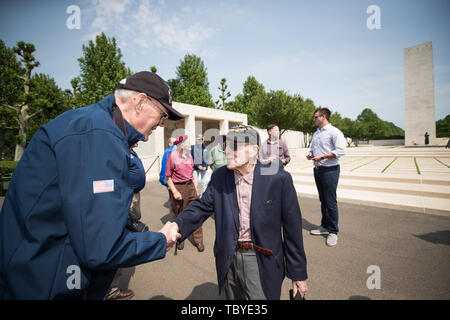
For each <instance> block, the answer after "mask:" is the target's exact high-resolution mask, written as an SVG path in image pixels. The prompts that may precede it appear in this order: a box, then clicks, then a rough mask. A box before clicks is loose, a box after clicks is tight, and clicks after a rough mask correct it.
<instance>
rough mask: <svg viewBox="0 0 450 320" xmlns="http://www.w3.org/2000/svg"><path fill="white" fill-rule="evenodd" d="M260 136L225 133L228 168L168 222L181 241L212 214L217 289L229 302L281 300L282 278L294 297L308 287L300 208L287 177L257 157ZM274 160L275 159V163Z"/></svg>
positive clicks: (244, 130)
mask: <svg viewBox="0 0 450 320" xmlns="http://www.w3.org/2000/svg"><path fill="white" fill-rule="evenodd" d="M258 145H259V135H258V133H257V132H256V130H254V129H253V128H251V127H248V126H237V127H233V128H232V129H231V130H230V132H229V133H228V134H227V147H226V150H225V152H226V155H227V166H224V167H222V168H219V169H217V170H216V171H215V172H214V173H213V175H212V178H211V181H210V183H209V185H208V187H207V189H206V191H205V193H204V194H203V196H202V197H201V198H199V199H197V200H195V201H194V202H192V203H191V204H190V205H189V206H188V207H187V208H186V209H185V210H184V211H183V212H182V213H181V214H179V215H178V217H177V218H176V219H175V221H174V224H173V226H172V228H173V231H179V232H180V233H181V238H180V240H179V241H183V240H184V239H185V238H186V237H188V236H189V235H190V234H191V233H192V232H193V231H194V230H196V229H197V228H198V227H199V226H200V225H201V224H202V223H203V222H204V221H205V220H206V219H207V218H208V217H209V216H211V215H212V213H213V212H215V224H216V241H215V245H214V256H215V257H216V269H217V280H218V284H219V292H220V291H221V290H223V291H224V293H225V298H226V299H230V300H235V299H237V300H244V299H280V295H281V285H282V282H283V279H284V277H285V276H287V277H288V278H290V279H291V280H292V288H293V294H294V296H295V295H296V294H297V292H299V293H300V295H301V296H304V294H305V293H306V291H307V284H306V278H307V272H306V257H305V252H304V249H303V238H302V222H301V212H300V207H299V204H298V199H297V194H296V191H295V189H294V185H293V182H292V177H291V175H290V174H289V173H288V172H286V171H284V170H283V169H282V166H277V167H276V170H273V168H270V167H269V166H265V165H262V164H261V163H260V162H258V161H256V157H257V155H258ZM276 164H278V163H276Z"/></svg>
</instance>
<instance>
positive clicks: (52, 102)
mask: <svg viewBox="0 0 450 320" xmlns="http://www.w3.org/2000/svg"><path fill="white" fill-rule="evenodd" d="M35 50H36V49H35V47H34V45H33V44H29V43H24V42H18V43H17V47H15V48H13V49H9V48H7V47H6V46H5V45H4V43H3V41H1V40H0V56H1V60H0V71H1V79H0V105H1V106H2V107H3V108H0V123H1V126H2V128H3V130H2V135H1V139H0V145H1V146H2V158H8V159H10V158H12V150H13V149H14V145H15V152H14V160H15V161H18V160H20V158H21V157H22V154H23V152H24V150H25V147H26V145H27V144H28V142H29V141H30V139H31V138H32V136H33V135H34V133H35V132H36V130H37V129H38V128H39V127H40V126H42V125H43V124H45V123H46V122H48V121H50V120H51V119H53V118H54V117H56V116H57V115H59V114H60V113H62V112H64V111H66V110H67V107H66V97H65V95H64V92H63V91H62V90H61V89H60V88H59V87H58V86H57V85H56V83H55V81H54V80H53V79H52V78H50V77H49V76H47V75H44V74H37V75H36V74H35V75H33V76H31V73H32V70H33V69H34V68H35V67H37V66H38V65H39V62H37V61H36V59H35V58H34V56H33V52H34V51H35ZM16 55H17V56H19V57H20V58H21V61H18V60H17V58H16Z"/></svg>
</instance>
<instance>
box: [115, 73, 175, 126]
mask: <svg viewBox="0 0 450 320" xmlns="http://www.w3.org/2000/svg"><path fill="white" fill-rule="evenodd" d="M116 89H127V90H133V91H137V92H142V93H145V94H146V95H148V96H149V97H152V98H153V99H155V100H158V101H159V102H160V103H161V104H162V105H163V106H164V107H166V108H167V110H168V111H169V119H170V120H179V119H182V118H183V115H182V114H181V113H179V112H178V111H177V110H175V109H174V108H173V107H172V95H171V94H170V88H169V86H168V85H167V83H166V82H165V81H164V80H163V78H161V77H160V76H158V75H157V74H156V73H154V72H150V71H141V72H138V73H135V74H133V75H132V76H129V77H128V78H125V79H122V80H120V82H119V83H118V84H117V86H116Z"/></svg>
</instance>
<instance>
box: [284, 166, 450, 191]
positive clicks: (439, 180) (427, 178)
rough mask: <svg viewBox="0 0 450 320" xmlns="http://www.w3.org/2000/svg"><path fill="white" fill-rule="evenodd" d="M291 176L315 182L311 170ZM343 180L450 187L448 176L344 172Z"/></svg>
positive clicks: (340, 178)
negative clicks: (307, 178) (308, 178)
mask: <svg viewBox="0 0 450 320" xmlns="http://www.w3.org/2000/svg"><path fill="white" fill-rule="evenodd" d="M290 174H291V175H292V177H293V178H294V177H298V178H299V179H302V177H310V178H311V179H312V181H314V175H313V172H312V169H311V170H308V171H290ZM343 179H345V180H354V181H355V182H354V183H356V182H357V181H370V182H372V183H374V182H376V183H377V184H378V183H383V182H385V183H405V184H412V185H433V186H436V187H440V186H450V180H448V178H447V177H446V176H442V175H441V176H437V175H427V174H425V175H418V174H414V175H410V176H408V177H405V175H402V174H399V175H395V174H389V175H385V176H381V175H380V174H377V173H374V174H371V173H367V172H365V173H364V174H352V173H351V172H342V171H341V174H340V175H339V182H341V181H342V180H343Z"/></svg>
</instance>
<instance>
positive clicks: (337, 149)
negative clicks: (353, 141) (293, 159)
mask: <svg viewBox="0 0 450 320" xmlns="http://www.w3.org/2000/svg"><path fill="white" fill-rule="evenodd" d="M346 145H347V144H346V141H345V138H344V134H343V133H342V131H341V130H339V129H338V128H336V127H333V126H332V125H331V123H329V124H327V125H326V126H325V127H323V128H322V129H320V128H318V129H317V131H316V132H315V133H314V135H313V138H312V141H311V147H310V148H309V151H311V152H312V154H313V156H314V157H316V156H320V155H324V154H328V153H332V154H334V155H335V156H336V158H327V159H325V160H320V161H314V165H315V166H324V167H331V166H336V165H338V164H339V158H340V157H342V156H344V155H345V147H346Z"/></svg>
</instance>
